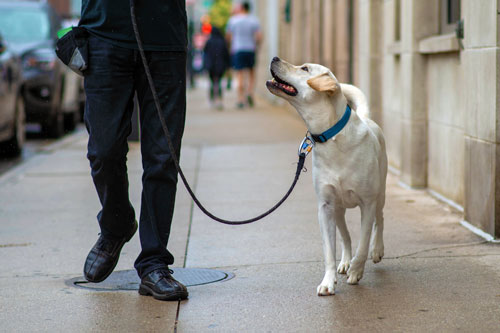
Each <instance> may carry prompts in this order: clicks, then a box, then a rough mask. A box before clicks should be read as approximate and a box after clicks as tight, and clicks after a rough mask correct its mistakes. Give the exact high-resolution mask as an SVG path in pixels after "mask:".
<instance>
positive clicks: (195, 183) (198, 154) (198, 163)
mask: <svg viewBox="0 0 500 333" xmlns="http://www.w3.org/2000/svg"><path fill="white" fill-rule="evenodd" d="M202 149H203V148H202V147H201V146H198V147H197V149H196V162H195V165H194V177H193V183H192V185H191V186H192V187H193V188H192V190H193V192H194V193H196V188H197V187H198V176H199V174H200V167H201V154H202ZM186 191H187V189H186ZM189 200H190V201H191V207H190V208H189V227H188V234H187V239H186V249H185V250H184V263H183V264H182V267H184V268H186V262H187V256H188V249H189V238H190V237H191V227H192V225H193V215H194V208H195V204H194V200H193V198H191V197H189Z"/></svg>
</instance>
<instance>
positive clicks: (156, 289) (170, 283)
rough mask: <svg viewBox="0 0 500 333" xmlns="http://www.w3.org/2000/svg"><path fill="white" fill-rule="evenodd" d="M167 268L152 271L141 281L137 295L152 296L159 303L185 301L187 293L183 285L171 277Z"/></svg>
mask: <svg viewBox="0 0 500 333" xmlns="http://www.w3.org/2000/svg"><path fill="white" fill-rule="evenodd" d="M172 273H173V272H172V271H171V270H170V269H168V268H160V269H157V270H154V271H152V272H151V273H149V274H147V275H146V276H145V277H143V278H142V279H141V285H140V286H139V294H141V295H144V296H153V297H154V298H155V299H159V300H161V301H177V300H180V299H186V298H187V297H188V291H187V288H186V286H185V285H183V284H182V283H180V282H179V281H177V280H176V279H174V278H173V277H172V275H171V274H172Z"/></svg>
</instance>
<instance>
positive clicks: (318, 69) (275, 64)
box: [266, 57, 341, 112]
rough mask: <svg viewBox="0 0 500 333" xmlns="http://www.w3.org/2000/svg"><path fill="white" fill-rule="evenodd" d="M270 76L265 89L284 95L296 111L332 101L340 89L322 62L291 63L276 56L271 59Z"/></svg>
mask: <svg viewBox="0 0 500 333" xmlns="http://www.w3.org/2000/svg"><path fill="white" fill-rule="evenodd" d="M271 75H272V76H273V79H272V80H269V81H267V82H266V86H267V89H269V91H270V92H271V93H272V94H274V95H276V96H279V97H282V98H284V99H286V100H287V101H288V102H290V104H292V105H293V106H294V107H295V108H296V109H297V110H298V111H299V112H301V110H304V109H310V108H316V107H321V106H325V105H332V103H334V101H335V100H336V99H337V98H336V97H337V95H341V93H340V85H339V82H338V80H337V78H336V77H335V76H334V75H333V74H332V72H331V71H330V70H329V69H328V68H326V67H325V66H322V65H318V64H303V65H301V66H294V65H292V64H290V63H288V62H286V61H284V60H281V59H280V58H278V57H275V58H274V59H273V60H272V62H271Z"/></svg>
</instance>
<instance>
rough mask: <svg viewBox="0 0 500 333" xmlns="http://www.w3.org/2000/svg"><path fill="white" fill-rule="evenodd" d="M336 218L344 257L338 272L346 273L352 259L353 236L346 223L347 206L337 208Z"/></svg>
mask: <svg viewBox="0 0 500 333" xmlns="http://www.w3.org/2000/svg"><path fill="white" fill-rule="evenodd" d="M334 219H335V224H336V225H337V228H338V229H339V232H340V238H341V239H342V259H341V260H340V263H339V265H338V267H337V272H339V273H340V274H345V273H347V270H348V269H349V265H350V264H351V259H352V253H351V236H349V230H347V225H346V223H345V208H335V211H334Z"/></svg>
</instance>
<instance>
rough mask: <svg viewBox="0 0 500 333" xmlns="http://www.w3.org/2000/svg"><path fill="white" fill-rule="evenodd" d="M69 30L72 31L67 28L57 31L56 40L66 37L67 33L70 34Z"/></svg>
mask: <svg viewBox="0 0 500 333" xmlns="http://www.w3.org/2000/svg"><path fill="white" fill-rule="evenodd" d="M71 29H73V27H68V28H64V29H61V30H59V31H58V32H57V38H63V36H64V35H66V34H67V33H68V32H70V31H71Z"/></svg>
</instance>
